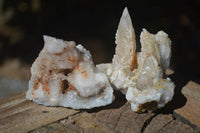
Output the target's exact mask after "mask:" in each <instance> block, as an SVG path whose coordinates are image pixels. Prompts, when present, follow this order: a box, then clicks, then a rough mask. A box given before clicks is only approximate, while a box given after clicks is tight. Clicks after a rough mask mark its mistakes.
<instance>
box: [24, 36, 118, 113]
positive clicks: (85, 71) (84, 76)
mask: <svg viewBox="0 0 200 133" xmlns="http://www.w3.org/2000/svg"><path fill="white" fill-rule="evenodd" d="M44 42H45V45H44V48H43V49H42V51H41V52H40V54H39V56H38V58H37V59H36V60H35V62H34V63H33V65H32V67H31V74H32V76H31V79H30V81H29V90H28V91H27V93H26V98H27V99H29V100H33V101H34V102H36V103H38V104H43V105H45V106H64V107H71V108H74V109H90V108H93V107H99V106H105V105H107V104H110V103H111V102H112V101H113V100H114V96H113V89H112V87H111V85H110V83H109V80H108V78H107V76H106V75H105V74H104V73H102V72H100V71H99V70H98V69H97V68H96V67H95V65H94V63H93V61H92V57H91V55H90V53H89V51H87V50H86V49H85V48H83V46H82V45H77V46H76V45H75V42H73V41H69V42H68V41H63V40H61V39H56V38H53V37H49V36H44Z"/></svg>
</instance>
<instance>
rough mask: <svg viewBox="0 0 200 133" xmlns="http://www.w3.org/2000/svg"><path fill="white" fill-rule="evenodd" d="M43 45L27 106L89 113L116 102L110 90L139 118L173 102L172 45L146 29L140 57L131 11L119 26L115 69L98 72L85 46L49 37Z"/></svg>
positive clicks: (164, 36) (104, 66)
mask: <svg viewBox="0 0 200 133" xmlns="http://www.w3.org/2000/svg"><path fill="white" fill-rule="evenodd" d="M44 41H45V45H44V48H43V49H42V51H41V52H40V54H39V57H38V58H37V59H36V60H35V62H34V63H33V65H32V67H31V74H32V76H31V79H30V81H29V90H28V91H27V94H26V97H27V99H29V100H33V101H34V102H36V103H39V104H43V105H46V106H64V107H71V108H74V109H83V108H87V109H90V108H93V107H99V106H105V105H107V104H110V103H111V102H112V101H113V100H114V96H113V88H112V87H111V84H112V86H113V87H114V89H116V90H119V91H121V92H122V93H123V94H125V95H126V99H127V100H128V102H129V103H130V104H131V108H132V110H133V111H136V112H145V111H154V110H155V109H157V108H161V107H163V106H164V105H165V104H166V103H168V102H169V101H170V100H172V97H173V95H174V88H175V85H174V83H173V82H172V81H171V80H170V79H169V78H167V75H166V74H165V71H166V69H167V68H168V67H169V63H170V58H171V40H170V39H169V37H168V35H167V34H166V33H165V32H163V31H159V32H158V33H157V34H155V35H154V34H151V33H149V32H148V31H147V30H146V29H143V31H142V32H141V35H140V42H141V52H136V41H135V32H134V28H133V25H132V22H131V18H130V15H129V13H128V10H127V8H125V10H124V12H123V14H122V17H121V19H120V22H119V26H118V30H117V34H116V44H117V46H116V49H115V55H114V57H113V60H112V63H107V64H99V65H97V66H96V67H95V65H94V63H93V61H92V57H91V55H90V53H89V51H87V50H86V49H85V48H83V46H82V45H78V46H76V45H75V42H73V41H69V42H67V41H63V40H60V39H56V38H53V37H48V36H44ZM164 77H165V78H164ZM110 83H111V84H110Z"/></svg>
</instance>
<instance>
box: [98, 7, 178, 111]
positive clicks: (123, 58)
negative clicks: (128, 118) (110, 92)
mask: <svg viewBox="0 0 200 133" xmlns="http://www.w3.org/2000/svg"><path fill="white" fill-rule="evenodd" d="M140 42H141V52H137V53H136V52H135V49H136V41H135V32H134V29H133V26H132V22H131V18H130V16H129V13H128V10H127V8H125V10H124V12H123V14H122V17H121V19H120V22H119V26H118V30H117V34H116V44H117V46H116V51H115V55H114V57H113V61H112V63H108V64H99V65H97V68H98V69H99V70H100V71H101V72H104V73H105V74H107V76H108V77H109V80H110V82H111V83H112V84H113V85H114V87H115V89H116V90H120V91H121V92H122V93H123V94H125V95H126V99H127V100H128V102H129V103H130V104H131V108H132V110H133V111H136V112H145V111H153V110H155V109H157V108H161V107H163V106H164V105H165V104H166V103H168V102H169V101H170V100H172V97H173V95H174V88H175V85H174V84H173V82H172V81H171V80H170V79H169V78H164V76H166V75H165V71H166V69H167V68H168V67H169V63H170V57H171V41H170V39H169V38H168V35H167V34H166V33H165V32H163V31H159V32H158V33H157V34H155V35H154V34H151V33H149V32H148V31H147V30H146V29H143V31H142V33H141V35H140Z"/></svg>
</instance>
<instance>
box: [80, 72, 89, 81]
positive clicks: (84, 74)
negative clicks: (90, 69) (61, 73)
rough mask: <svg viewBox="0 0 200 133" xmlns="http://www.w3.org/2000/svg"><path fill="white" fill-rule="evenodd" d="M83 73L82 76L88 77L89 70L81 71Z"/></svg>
mask: <svg viewBox="0 0 200 133" xmlns="http://www.w3.org/2000/svg"><path fill="white" fill-rule="evenodd" d="M81 73H82V77H83V78H85V79H86V78H87V76H88V74H87V71H83V72H81Z"/></svg>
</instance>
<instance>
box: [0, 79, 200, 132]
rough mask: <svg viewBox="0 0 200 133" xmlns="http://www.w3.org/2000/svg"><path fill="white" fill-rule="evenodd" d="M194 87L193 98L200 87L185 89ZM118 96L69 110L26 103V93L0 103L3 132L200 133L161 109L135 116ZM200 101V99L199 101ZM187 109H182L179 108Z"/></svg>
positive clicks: (124, 100) (192, 85) (0, 122)
mask: <svg viewBox="0 0 200 133" xmlns="http://www.w3.org/2000/svg"><path fill="white" fill-rule="evenodd" d="M194 87H195V93H194V95H195V96H196V94H197V92H196V91H198V90H199V89H197V87H200V86H199V85H197V84H196V83H195V84H194V83H191V82H189V83H188V84H187V86H186V87H185V88H193V89H194ZM189 94H190V96H191V95H193V92H191V91H189ZM115 96H116V100H115V101H114V102H113V103H112V104H111V105H108V106H105V107H100V108H94V109H90V110H79V111H76V110H73V109H68V108H62V107H45V106H42V105H38V104H35V103H34V102H31V101H28V100H26V98H25V92H23V93H21V94H19V95H15V96H13V97H10V98H7V99H3V100H1V101H0V133H4V132H5V133H9V132H10V133H18V132H19V133H23V132H31V133H46V132H48V133H49V132H50V133H54V132H66V133H72V132H73V133H94V132H99V133H102V132H106V133H172V132H173V133H199V132H200V130H199V127H198V128H196V127H195V128H194V127H192V126H191V125H189V124H187V123H184V122H182V121H181V120H179V119H176V118H175V117H174V116H173V115H172V113H170V112H163V111H162V110H159V111H157V112H153V113H143V114H138V113H135V112H133V111H132V110H131V109H130V104H129V103H128V102H126V99H125V97H124V95H122V94H121V93H119V92H115ZM186 96H187V95H186ZM197 96H199V95H197ZM191 97H192V96H191ZM197 100H199V99H198V98H197ZM174 102H176V101H174ZM186 105H187V104H186ZM186 105H185V106H186ZM185 106H183V107H180V109H181V108H184V107H185ZM195 109H199V108H193V109H192V111H195ZM180 111H181V110H180ZM181 113H184V111H183V112H180V113H179V114H180V115H182V114H181ZM191 113H192V112H191ZM194 114H195V113H194ZM183 117H184V115H183ZM186 119H187V118H186ZM197 119H200V118H197ZM188 121H190V119H188Z"/></svg>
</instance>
